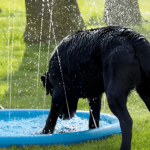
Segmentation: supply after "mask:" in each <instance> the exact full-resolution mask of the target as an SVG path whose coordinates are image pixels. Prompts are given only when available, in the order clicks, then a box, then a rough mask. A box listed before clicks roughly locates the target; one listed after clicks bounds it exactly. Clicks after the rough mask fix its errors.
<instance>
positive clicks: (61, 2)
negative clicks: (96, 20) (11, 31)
mask: <svg viewBox="0 0 150 150" xmlns="http://www.w3.org/2000/svg"><path fill="white" fill-rule="evenodd" d="M25 4H26V29H25V32H24V36H23V37H24V41H25V42H26V43H38V42H39V41H47V40H51V41H54V40H56V41H60V40H61V39H62V38H63V37H65V36H67V35H68V34H70V33H72V32H75V31H77V30H81V29H84V28H85V24H84V21H83V19H82V17H81V14H80V11H79V8H78V4H77V2H76V0H25Z"/></svg>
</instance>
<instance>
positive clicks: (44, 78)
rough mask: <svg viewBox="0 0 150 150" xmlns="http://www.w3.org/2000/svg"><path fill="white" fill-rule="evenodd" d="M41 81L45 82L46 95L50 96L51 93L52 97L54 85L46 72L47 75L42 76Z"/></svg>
mask: <svg viewBox="0 0 150 150" xmlns="http://www.w3.org/2000/svg"><path fill="white" fill-rule="evenodd" d="M41 81H42V82H43V86H44V88H45V89H46V95H48V94H49V93H50V94H51V95H52V93H53V90H52V89H53V86H52V84H51V83H50V81H49V78H48V72H46V73H45V74H43V75H42V76H41Z"/></svg>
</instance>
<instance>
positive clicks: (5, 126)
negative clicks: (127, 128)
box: [0, 115, 117, 136]
mask: <svg viewBox="0 0 150 150" xmlns="http://www.w3.org/2000/svg"><path fill="white" fill-rule="evenodd" d="M47 117H48V116H47V115H39V116H35V117H32V118H30V117H24V118H22V117H11V118H9V117H8V118H7V119H6V118H1V120H0V136H29V135H35V133H39V132H40V131H41V130H42V129H43V127H44V125H45V122H46V119H47ZM100 120H101V121H100V128H102V127H104V126H108V125H111V124H113V122H109V121H107V120H106V119H105V118H102V117H101V119H100ZM88 121H89V120H88V119H87V118H81V117H78V116H75V117H73V118H72V119H71V120H69V121H68V120H61V119H58V121H57V124H56V127H55V131H54V134H57V133H66V132H79V131H85V130H88ZM116 121H117V120H116Z"/></svg>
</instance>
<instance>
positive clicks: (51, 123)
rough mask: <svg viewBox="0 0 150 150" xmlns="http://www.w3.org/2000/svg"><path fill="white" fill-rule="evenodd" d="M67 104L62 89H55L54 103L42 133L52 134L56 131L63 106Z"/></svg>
mask: <svg viewBox="0 0 150 150" xmlns="http://www.w3.org/2000/svg"><path fill="white" fill-rule="evenodd" d="M64 105H65V96H64V92H63V90H62V89H57V90H54V92H53V95H52V104H51V110H50V113H49V115H48V118H47V121H46V125H45V127H44V129H43V130H42V133H41V134H48V133H50V134H52V133H53V132H54V128H55V125H56V122H57V118H58V116H59V114H60V113H61V112H62V110H63V107H64Z"/></svg>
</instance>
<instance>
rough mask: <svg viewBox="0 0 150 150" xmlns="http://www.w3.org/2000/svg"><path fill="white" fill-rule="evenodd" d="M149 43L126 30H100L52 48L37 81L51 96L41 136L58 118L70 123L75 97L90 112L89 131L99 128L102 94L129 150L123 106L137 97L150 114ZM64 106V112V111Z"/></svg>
mask: <svg viewBox="0 0 150 150" xmlns="http://www.w3.org/2000/svg"><path fill="white" fill-rule="evenodd" d="M149 76H150V43H149V42H148V41H147V40H146V39H145V38H144V37H143V36H142V35H140V34H139V33H137V32H135V31H134V30H132V29H129V28H123V27H119V26H117V27H115V26H110V27H104V28H98V29H91V30H87V31H78V32H76V33H74V34H70V35H68V36H67V37H65V38H64V39H63V40H62V41H61V43H60V44H59V45H58V46H57V47H56V48H55V50H54V52H53V54H52V56H51V59H50V63H49V69H48V72H46V73H45V74H44V75H43V76H42V77H41V79H42V81H43V84H44V87H45V88H46V90H47V94H48V93H50V94H51V95H52V104H51V111H50V114H49V116H48V119H47V121H46V125H45V127H44V129H43V131H42V133H43V134H47V133H53V131H54V128H55V124H56V121H57V118H58V116H60V115H61V117H63V119H68V118H69V117H70V118H71V117H72V116H73V115H74V114H75V112H76V109H77V103H78V99H79V98H85V97H87V98H88V100H89V105H90V107H91V109H92V110H93V114H91V113H90V118H89V129H92V128H95V124H94V120H93V119H92V115H93V116H94V119H95V123H96V126H97V127H99V118H100V113H99V112H100V108H101V96H102V93H103V92H106V95H107V101H108V104H109V107H110V109H111V111H112V112H113V113H114V115H116V116H117V118H118V119H119V122H120V126H121V130H122V144H121V148H120V149H121V150H130V149H131V137H132V118H131V117H130V115H129V112H128V110H127V107H126V102H127V96H128V94H129V92H130V91H131V90H132V89H133V88H136V90H137V92H138V93H139V95H140V96H141V98H142V100H143V101H144V102H145V104H146V106H147V108H148V109H149V110H150V92H149V91H150V86H149V85H150V83H149V79H150V77H149ZM67 105H68V106H69V112H70V113H68V108H67Z"/></svg>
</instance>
